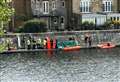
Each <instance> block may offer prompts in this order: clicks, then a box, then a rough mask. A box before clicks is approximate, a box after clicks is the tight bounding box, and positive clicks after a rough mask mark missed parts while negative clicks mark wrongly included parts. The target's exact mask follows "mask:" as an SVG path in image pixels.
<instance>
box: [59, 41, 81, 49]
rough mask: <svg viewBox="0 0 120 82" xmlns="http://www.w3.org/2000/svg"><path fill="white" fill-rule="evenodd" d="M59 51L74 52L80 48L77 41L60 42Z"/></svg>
mask: <svg viewBox="0 0 120 82" xmlns="http://www.w3.org/2000/svg"><path fill="white" fill-rule="evenodd" d="M57 45H58V49H61V50H63V51H72V50H80V46H79V45H78V43H77V41H74V40H72V41H63V42H58V43H57Z"/></svg>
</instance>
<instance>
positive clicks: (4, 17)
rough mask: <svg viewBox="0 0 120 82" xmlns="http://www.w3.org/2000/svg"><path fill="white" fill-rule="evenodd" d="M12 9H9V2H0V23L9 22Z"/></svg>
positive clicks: (4, 0) (0, 0)
mask: <svg viewBox="0 0 120 82" xmlns="http://www.w3.org/2000/svg"><path fill="white" fill-rule="evenodd" d="M13 13H14V9H13V8H12V7H10V2H9V0H0V21H10V18H11V16H12V15H13Z"/></svg>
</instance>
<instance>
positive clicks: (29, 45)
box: [27, 39, 31, 49]
mask: <svg viewBox="0 0 120 82" xmlns="http://www.w3.org/2000/svg"><path fill="white" fill-rule="evenodd" d="M27 49H31V42H30V40H29V39H28V40H27Z"/></svg>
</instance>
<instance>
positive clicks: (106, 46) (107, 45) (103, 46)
mask: <svg viewBox="0 0 120 82" xmlns="http://www.w3.org/2000/svg"><path fill="white" fill-rule="evenodd" d="M97 46H98V47H99V48H104V49H105V48H106V49H107V48H114V47H115V44H113V43H111V42H103V43H101V44H98V45H97Z"/></svg>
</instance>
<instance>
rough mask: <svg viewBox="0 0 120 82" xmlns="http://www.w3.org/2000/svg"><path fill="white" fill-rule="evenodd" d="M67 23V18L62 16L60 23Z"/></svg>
mask: <svg viewBox="0 0 120 82" xmlns="http://www.w3.org/2000/svg"><path fill="white" fill-rule="evenodd" d="M64 23H65V18H64V17H63V16H62V17H61V18H60V24H64Z"/></svg>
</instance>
